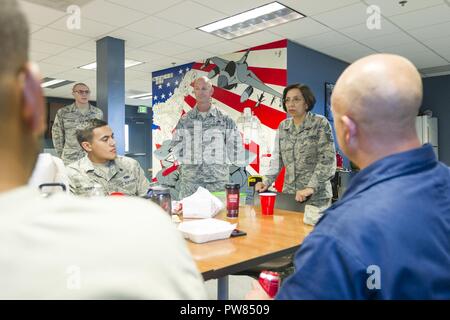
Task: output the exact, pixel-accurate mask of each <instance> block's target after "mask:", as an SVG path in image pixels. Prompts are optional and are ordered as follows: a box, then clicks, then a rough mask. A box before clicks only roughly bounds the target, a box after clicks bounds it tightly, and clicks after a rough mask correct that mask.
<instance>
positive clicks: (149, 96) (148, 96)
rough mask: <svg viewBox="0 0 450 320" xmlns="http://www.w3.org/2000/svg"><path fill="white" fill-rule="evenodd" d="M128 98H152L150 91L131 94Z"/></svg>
mask: <svg viewBox="0 0 450 320" xmlns="http://www.w3.org/2000/svg"><path fill="white" fill-rule="evenodd" d="M128 98H130V99H139V100H150V99H151V98H152V94H151V93H141V94H135V95H133V96H128Z"/></svg>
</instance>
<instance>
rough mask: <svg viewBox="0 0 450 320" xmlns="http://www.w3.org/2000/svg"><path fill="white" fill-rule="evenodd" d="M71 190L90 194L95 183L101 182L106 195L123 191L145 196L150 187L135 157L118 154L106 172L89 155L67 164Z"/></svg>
mask: <svg viewBox="0 0 450 320" xmlns="http://www.w3.org/2000/svg"><path fill="white" fill-rule="evenodd" d="M67 170H68V174H69V179H70V191H71V192H72V193H74V194H76V195H82V196H89V195H90V193H91V191H92V190H93V189H94V185H96V184H100V185H101V186H102V191H103V194H104V195H108V194H110V193H111V192H122V193H124V194H126V195H129V196H144V195H146V194H147V191H148V189H149V187H150V183H149V182H148V180H147V178H146V177H145V174H144V170H142V168H141V166H140V165H139V162H137V161H136V160H134V159H131V158H128V157H123V156H117V157H116V159H115V160H112V161H110V162H109V170H108V173H107V174H106V173H105V172H104V171H103V170H99V169H98V168H96V167H95V166H94V165H93V164H92V162H91V160H89V158H88V156H87V155H86V156H84V157H83V158H81V159H80V160H78V161H76V162H73V163H71V164H70V165H69V166H67Z"/></svg>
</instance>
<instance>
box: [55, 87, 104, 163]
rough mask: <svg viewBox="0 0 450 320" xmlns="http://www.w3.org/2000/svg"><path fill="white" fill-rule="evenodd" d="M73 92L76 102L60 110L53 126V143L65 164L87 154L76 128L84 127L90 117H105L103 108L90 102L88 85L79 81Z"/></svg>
mask: <svg viewBox="0 0 450 320" xmlns="http://www.w3.org/2000/svg"><path fill="white" fill-rule="evenodd" d="M72 94H73V96H74V98H75V102H74V103H73V104H71V105H68V106H65V107H63V108H61V109H60V110H58V112H57V113H56V117H55V122H54V124H53V127H52V138H53V145H54V146H55V149H56V153H57V154H58V156H59V157H60V158H61V159H62V160H63V161H64V164H65V165H68V164H70V163H71V162H74V161H77V160H79V159H81V158H83V157H84V156H85V154H86V153H85V152H84V151H83V149H82V148H81V147H80V145H79V143H78V141H77V138H76V134H75V132H76V130H77V129H81V128H83V127H84V126H85V125H86V121H88V120H90V119H103V112H102V110H100V109H99V108H96V107H94V106H92V105H90V104H89V95H90V91H89V88H88V86H86V85H85V84H84V83H77V84H75V85H74V86H73V89H72Z"/></svg>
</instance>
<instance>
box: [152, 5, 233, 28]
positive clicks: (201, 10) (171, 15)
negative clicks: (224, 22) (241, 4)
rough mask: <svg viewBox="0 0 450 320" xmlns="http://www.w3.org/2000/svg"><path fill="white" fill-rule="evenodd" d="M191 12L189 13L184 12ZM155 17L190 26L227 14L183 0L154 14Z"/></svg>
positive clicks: (193, 26) (200, 24) (208, 21)
mask: <svg viewBox="0 0 450 320" xmlns="http://www.w3.org/2000/svg"><path fill="white" fill-rule="evenodd" d="M187 12H191V14H186V13H187ZM156 16H157V17H159V18H161V19H165V20H168V21H172V22H176V23H179V24H182V25H185V26H188V27H191V28H197V27H201V26H203V25H205V24H208V23H212V22H216V21H217V20H220V19H223V18H226V17H227V15H226V14H223V13H221V12H218V11H215V10H213V9H210V8H207V7H205V6H202V5H200V4H198V3H195V2H192V1H184V2H182V3H180V4H177V5H175V6H173V7H170V8H168V9H166V10H164V11H161V12H159V13H158V14H156Z"/></svg>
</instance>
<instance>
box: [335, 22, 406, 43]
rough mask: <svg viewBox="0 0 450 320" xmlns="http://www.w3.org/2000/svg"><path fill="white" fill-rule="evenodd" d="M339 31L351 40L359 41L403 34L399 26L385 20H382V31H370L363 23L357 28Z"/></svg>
mask: <svg viewBox="0 0 450 320" xmlns="http://www.w3.org/2000/svg"><path fill="white" fill-rule="evenodd" d="M339 31H340V32H342V33H344V34H345V35H347V36H349V37H350V38H352V39H355V40H358V41H359V40H362V39H368V38H375V37H380V36H384V35H388V34H393V33H398V32H402V31H401V29H399V28H398V27H397V26H395V25H394V24H392V23H390V22H389V21H388V20H386V19H383V18H382V20H381V28H380V29H369V28H367V25H366V24H365V23H362V24H359V25H357V26H352V27H347V28H343V29H339Z"/></svg>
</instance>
